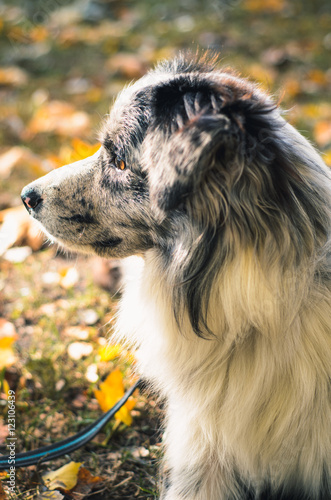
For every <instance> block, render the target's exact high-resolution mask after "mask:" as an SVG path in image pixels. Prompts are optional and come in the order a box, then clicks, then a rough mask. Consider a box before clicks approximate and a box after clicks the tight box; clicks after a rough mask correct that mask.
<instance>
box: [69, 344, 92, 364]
mask: <svg viewBox="0 0 331 500" xmlns="http://www.w3.org/2000/svg"><path fill="white" fill-rule="evenodd" d="M92 352H93V346H92V344H88V343H86V342H73V343H72V344H70V345H69V346H68V355H69V357H70V358H71V359H74V360H76V361H77V360H78V359H82V358H86V356H89V355H90V354H91V353H92Z"/></svg>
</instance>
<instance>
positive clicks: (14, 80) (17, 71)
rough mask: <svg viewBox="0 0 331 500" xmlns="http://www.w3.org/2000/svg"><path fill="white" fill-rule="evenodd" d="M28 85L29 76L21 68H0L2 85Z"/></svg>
mask: <svg viewBox="0 0 331 500" xmlns="http://www.w3.org/2000/svg"><path fill="white" fill-rule="evenodd" d="M27 83H28V75H27V73H26V72H25V71H23V70H22V69H21V68H17V67H16V66H8V67H7V68H0V85H9V86H13V87H21V86H23V85H26V84H27Z"/></svg>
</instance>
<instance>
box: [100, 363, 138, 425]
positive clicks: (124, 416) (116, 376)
mask: <svg viewBox="0 0 331 500" xmlns="http://www.w3.org/2000/svg"><path fill="white" fill-rule="evenodd" d="M94 394H95V397H96V398H97V400H98V403H99V405H100V407H101V409H102V411H104V412H106V411H108V410H110V408H112V407H113V406H114V405H115V404H116V403H117V402H118V401H119V400H120V399H121V398H122V397H123V396H124V385H123V376H122V373H121V372H120V370H114V371H113V372H112V373H110V374H109V375H108V377H107V378H106V380H105V381H104V382H101V384H100V390H95V391H94ZM135 403H136V402H135V400H134V399H133V398H130V399H129V400H128V401H127V402H126V403H125V405H123V406H122V408H121V409H120V410H119V411H118V412H117V413H116V414H115V419H116V420H120V421H121V422H124V423H125V424H126V425H131V423H132V417H131V415H130V413H129V412H130V410H132V409H133V408H134V406H135Z"/></svg>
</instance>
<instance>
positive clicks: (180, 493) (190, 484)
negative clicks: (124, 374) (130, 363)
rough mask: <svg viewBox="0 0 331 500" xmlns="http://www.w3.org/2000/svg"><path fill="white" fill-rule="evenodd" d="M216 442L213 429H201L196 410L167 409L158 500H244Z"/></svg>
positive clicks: (200, 419)
mask: <svg viewBox="0 0 331 500" xmlns="http://www.w3.org/2000/svg"><path fill="white" fill-rule="evenodd" d="M213 433H214V435H213ZM219 439H220V436H219V434H218V433H217V430H216V429H214V430H213V429H211V428H208V429H207V428H206V427H205V426H204V416H203V415H200V414H199V412H198V411H197V409H196V408H194V410H193V411H190V409H189V408H187V406H184V405H183V407H180V406H179V405H171V404H170V405H169V410H168V419H167V426H166V430H165V434H164V445H165V458H164V472H163V478H162V485H161V496H160V498H161V500H230V499H231V500H235V499H241V500H242V499H243V498H245V493H244V491H243V490H242V489H241V488H240V486H239V484H238V478H236V479H235V474H234V470H233V469H234V468H233V467H232V464H231V462H232V461H231V460H230V459H228V458H227V459H226V458H225V457H224V444H222V443H220V442H219ZM225 464H226V465H225ZM241 494H242V496H240V495H241Z"/></svg>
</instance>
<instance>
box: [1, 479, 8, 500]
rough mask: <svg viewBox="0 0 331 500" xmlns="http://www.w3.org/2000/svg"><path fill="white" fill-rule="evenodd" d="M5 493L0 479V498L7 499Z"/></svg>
mask: <svg viewBox="0 0 331 500" xmlns="http://www.w3.org/2000/svg"><path fill="white" fill-rule="evenodd" d="M7 498H8V497H7V495H6V493H5V490H4V489H3V486H2V484H1V481H0V500H7Z"/></svg>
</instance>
